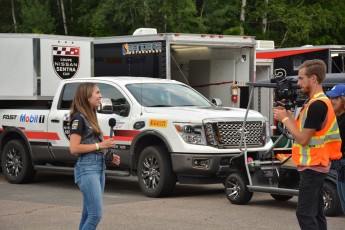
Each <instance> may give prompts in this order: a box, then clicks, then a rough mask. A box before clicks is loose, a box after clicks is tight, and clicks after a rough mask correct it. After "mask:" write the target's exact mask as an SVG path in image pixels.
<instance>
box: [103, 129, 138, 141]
mask: <svg viewBox="0 0 345 230" xmlns="http://www.w3.org/2000/svg"><path fill="white" fill-rule="evenodd" d="M139 132H140V131H139V130H115V135H114V137H113V138H114V139H115V140H117V141H132V140H133V139H134V137H135V136H136V135H137V134H138V133H139ZM108 138H109V136H104V139H108Z"/></svg>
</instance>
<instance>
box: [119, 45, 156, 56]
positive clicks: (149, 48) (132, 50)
mask: <svg viewBox="0 0 345 230" xmlns="http://www.w3.org/2000/svg"><path fill="white" fill-rule="evenodd" d="M161 52H162V42H148V43H126V44H123V45H122V55H124V56H125V55H131V54H148V53H161Z"/></svg>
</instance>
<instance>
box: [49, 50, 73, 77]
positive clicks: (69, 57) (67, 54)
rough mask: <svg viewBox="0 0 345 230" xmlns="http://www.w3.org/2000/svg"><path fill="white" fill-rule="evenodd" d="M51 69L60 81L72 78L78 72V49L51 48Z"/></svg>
mask: <svg viewBox="0 0 345 230" xmlns="http://www.w3.org/2000/svg"><path fill="white" fill-rule="evenodd" d="M52 55H53V68H54V71H55V73H56V74H57V75H58V76H59V77H60V78H61V79H69V78H72V77H74V75H76V73H77V72H78V70H79V57H80V47H73V46H52Z"/></svg>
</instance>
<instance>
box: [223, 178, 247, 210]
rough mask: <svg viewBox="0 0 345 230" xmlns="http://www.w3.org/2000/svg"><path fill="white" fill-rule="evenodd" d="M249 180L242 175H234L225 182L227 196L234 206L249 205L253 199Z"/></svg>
mask: <svg viewBox="0 0 345 230" xmlns="http://www.w3.org/2000/svg"><path fill="white" fill-rule="evenodd" d="M247 185H248V180H247V179H245V178H244V176H242V175H241V174H240V173H232V174H230V175H229V176H228V177H227V178H226V180H225V194H226V197H227V198H228V200H229V201H230V202H231V203H233V204H247V203H248V202H249V201H250V200H251V199H252V197H253V193H252V192H249V190H248V188H247Z"/></svg>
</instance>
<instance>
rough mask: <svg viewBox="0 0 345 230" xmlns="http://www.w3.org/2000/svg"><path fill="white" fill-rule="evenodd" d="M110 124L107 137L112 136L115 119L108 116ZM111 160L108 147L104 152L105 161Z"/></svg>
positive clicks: (111, 156)
mask: <svg viewBox="0 0 345 230" xmlns="http://www.w3.org/2000/svg"><path fill="white" fill-rule="evenodd" d="M108 124H109V126H110V135H109V138H110V139H112V138H113V133H114V126H115V125H116V119H115V118H110V119H109V122H108ZM112 160H113V154H112V153H111V149H108V151H107V153H106V154H105V161H107V162H111V161H112Z"/></svg>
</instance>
